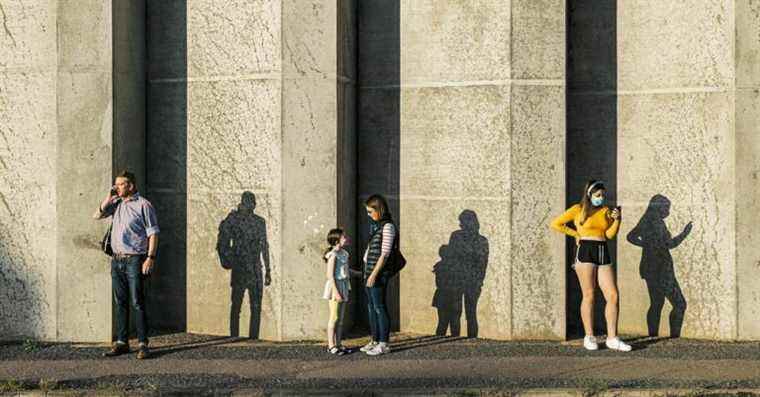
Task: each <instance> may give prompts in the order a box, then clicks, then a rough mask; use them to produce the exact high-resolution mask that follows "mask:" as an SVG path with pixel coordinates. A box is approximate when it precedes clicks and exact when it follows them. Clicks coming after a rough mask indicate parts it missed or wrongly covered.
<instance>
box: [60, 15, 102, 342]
mask: <svg viewBox="0 0 760 397" xmlns="http://www.w3.org/2000/svg"><path fill="white" fill-rule="evenodd" d="M57 25H58V84H57V90H58V100H57V103H58V119H57V121H58V140H57V156H56V170H57V175H56V184H57V186H58V187H59V188H58V189H57V194H56V202H57V206H56V207H57V208H56V211H57V213H58V214H62V215H63V214H65V215H63V216H59V217H58V218H57V236H58V238H57V261H56V262H57V280H58V286H57V294H56V295H57V300H58V304H57V313H58V327H57V328H58V330H57V338H58V339H61V340H73V341H92V340H110V336H111V305H110V304H109V303H110V301H111V298H110V287H109V286H110V276H109V275H110V269H109V267H108V260H107V258H106V257H105V256H104V255H103V254H102V252H100V250H99V241H100V238H101V237H102V233H103V231H104V228H105V225H104V222H100V223H98V222H93V221H92V219H91V216H92V212H93V207H94V206H96V205H97V203H98V202H100V200H102V199H103V196H104V195H105V194H106V193H107V192H108V188H109V186H110V184H111V178H112V171H113V170H112V156H113V152H114V150H115V148H114V139H113V90H112V78H113V74H112V46H113V41H112V38H113V36H112V28H113V24H112V9H111V2H110V1H106V2H102V1H94V0H93V1H87V2H86V4H83V3H82V2H80V1H59V2H58V23H57ZM74 285H76V286H77V288H72V286H74Z"/></svg>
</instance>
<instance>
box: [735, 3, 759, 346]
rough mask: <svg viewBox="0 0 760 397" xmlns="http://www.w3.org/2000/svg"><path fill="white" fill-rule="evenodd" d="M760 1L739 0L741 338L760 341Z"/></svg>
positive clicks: (737, 156) (737, 91)
mask: <svg viewBox="0 0 760 397" xmlns="http://www.w3.org/2000/svg"><path fill="white" fill-rule="evenodd" d="M758 37H760V2H757V1H739V2H736V266H737V277H736V280H737V288H738V292H739V295H738V299H739V308H738V310H739V320H738V321H739V324H738V327H739V335H738V337H739V339H753V340H757V339H760V322H758V321H757V319H758V318H760V309H758V307H760V306H759V305H758V303H760V287H758V284H757V283H756V282H754V281H753V280H754V278H755V275H756V274H757V270H758V268H760V241H758V237H757V231H756V229H757V224H758V222H760V208H758V206H760V204H759V203H760V200H758V197H760V190H758V188H757V186H758V184H757V180H758V177H759V175H760V162H758V156H757V153H759V152H760V141H758V138H757V137H758V136H760V130H758V126H760V110H758V109H760V46H759V45H758Z"/></svg>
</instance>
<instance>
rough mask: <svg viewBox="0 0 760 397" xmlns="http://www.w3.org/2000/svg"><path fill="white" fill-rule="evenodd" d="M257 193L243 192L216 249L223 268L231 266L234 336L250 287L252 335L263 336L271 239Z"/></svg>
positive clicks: (226, 220)
mask: <svg viewBox="0 0 760 397" xmlns="http://www.w3.org/2000/svg"><path fill="white" fill-rule="evenodd" d="M255 209H256V196H255V195H254V194H253V193H251V192H248V191H246V192H243V195H242V197H241V198H240V204H239V205H238V208H237V209H236V210H232V211H231V212H230V213H229V214H228V215H227V217H226V218H224V220H223V221H222V222H221V223H220V224H219V236H218V238H217V243H216V250H217V253H218V254H219V261H220V263H221V265H222V268H224V269H226V270H231V272H232V274H231V277H230V287H231V289H232V293H231V301H232V305H231V307H230V336H235V337H236V336H239V335H240V309H241V307H242V304H243V297H244V295H245V292H246V291H248V302H249V306H250V309H251V318H250V326H249V337H250V338H251V339H258V338H259V328H260V325H261V299H262V296H263V292H264V286H267V285H269V284H270V283H271V282H272V280H271V276H270V274H271V272H270V269H269V243H268V241H267V227H266V221H265V220H264V218H262V217H260V216H259V215H256V214H255V213H254V210H255ZM262 265H263V267H262Z"/></svg>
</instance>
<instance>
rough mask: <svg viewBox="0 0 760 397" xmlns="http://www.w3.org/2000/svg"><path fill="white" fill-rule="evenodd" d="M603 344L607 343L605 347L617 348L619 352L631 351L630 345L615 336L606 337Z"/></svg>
mask: <svg viewBox="0 0 760 397" xmlns="http://www.w3.org/2000/svg"><path fill="white" fill-rule="evenodd" d="M605 344H606V345H607V348H608V349H610V350H619V351H621V352H629V351H631V345H629V344H627V343H625V342H623V341H622V340H620V338H618V337H617V336H616V337H614V338H612V339H607V342H605Z"/></svg>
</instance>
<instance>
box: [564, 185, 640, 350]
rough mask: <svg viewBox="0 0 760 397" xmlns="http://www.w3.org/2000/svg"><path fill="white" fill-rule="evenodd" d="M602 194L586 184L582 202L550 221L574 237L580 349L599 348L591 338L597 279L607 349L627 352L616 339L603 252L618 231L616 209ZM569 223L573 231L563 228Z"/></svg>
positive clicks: (611, 282)
mask: <svg viewBox="0 0 760 397" xmlns="http://www.w3.org/2000/svg"><path fill="white" fill-rule="evenodd" d="M605 193H606V190H605V187H604V182H602V181H590V182H589V183H587V184H586V187H585V189H584V190H583V199H582V200H581V202H580V204H576V205H574V206H572V207H570V209H568V210H567V211H565V213H564V214H562V215H560V216H559V217H557V218H556V219H554V220H553V221H552V224H551V227H552V229H554V230H556V231H559V232H562V233H565V234H567V235H568V236H572V237H575V242H576V245H577V250H576V256H575V264H573V268H574V269H575V274H577V275H578V281H579V282H580V285H581V291H582V292H583V300H582V301H581V319H582V320H583V328H584V330H585V332H586V337H585V338H583V346H584V347H585V348H586V349H588V350H597V349H598V348H599V345H598V344H597V341H596V338H595V337H594V317H593V316H594V289H595V284H596V281H597V279H598V281H599V287H600V288H601V289H602V293H603V294H604V299H605V300H606V301H607V306H606V307H605V310H604V314H605V317H606V319H607V340H606V345H607V348H608V349H612V350H620V351H630V350H631V346H630V345H628V344H626V343H625V342H623V341H621V340H620V338H618V336H617V320H618V289H617V285H616V284H615V274H614V273H613V271H612V266H610V265H611V263H612V261H611V260H610V255H609V249H608V248H607V240H611V239H613V238H615V235H617V232H618V229H619V228H620V208H614V209H610V208H609V207H607V206H606V205H604V196H605ZM571 222H572V223H573V225H574V226H575V229H572V228H570V227H568V226H567V224H568V223H571Z"/></svg>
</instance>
